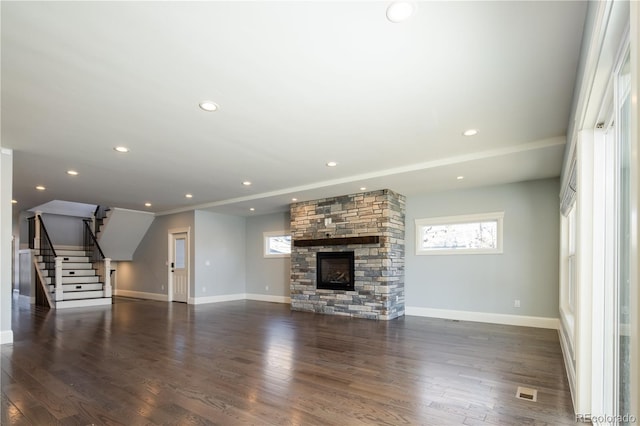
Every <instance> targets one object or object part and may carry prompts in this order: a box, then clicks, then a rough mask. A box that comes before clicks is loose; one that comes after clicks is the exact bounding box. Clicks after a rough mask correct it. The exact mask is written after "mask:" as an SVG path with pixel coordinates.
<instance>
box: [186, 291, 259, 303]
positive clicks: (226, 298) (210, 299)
mask: <svg viewBox="0 0 640 426" xmlns="http://www.w3.org/2000/svg"><path fill="white" fill-rule="evenodd" d="M246 298H247V295H246V294H245V293H238V294H221V295H220V296H207V297H190V298H189V299H188V300H189V302H188V303H189V305H202V304H205V303H219V302H233V301H236V300H246Z"/></svg>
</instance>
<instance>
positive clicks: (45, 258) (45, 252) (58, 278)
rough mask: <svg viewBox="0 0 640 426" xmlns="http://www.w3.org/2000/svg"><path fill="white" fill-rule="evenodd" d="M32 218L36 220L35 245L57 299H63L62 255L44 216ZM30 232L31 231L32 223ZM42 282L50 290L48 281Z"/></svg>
mask: <svg viewBox="0 0 640 426" xmlns="http://www.w3.org/2000/svg"><path fill="white" fill-rule="evenodd" d="M32 220H33V221H34V222H33V223H34V228H33V229H34V234H35V235H36V237H37V238H34V245H35V246H37V247H36V249H37V250H38V254H39V255H40V256H42V263H44V269H45V270H46V271H47V277H50V278H51V283H50V285H53V286H54V288H55V300H63V289H62V257H58V255H57V253H56V249H55V248H54V247H53V243H52V242H51V238H50V237H49V232H48V231H47V227H46V226H45V225H44V221H43V220H42V216H41V215H39V214H37V215H36V216H35V217H34V218H33V219H32ZM29 232H31V225H30V229H29ZM42 284H43V286H44V287H45V290H46V291H48V289H46V283H42Z"/></svg>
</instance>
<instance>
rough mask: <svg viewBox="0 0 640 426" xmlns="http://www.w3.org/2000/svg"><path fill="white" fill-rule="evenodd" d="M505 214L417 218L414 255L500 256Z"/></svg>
mask: <svg viewBox="0 0 640 426" xmlns="http://www.w3.org/2000/svg"><path fill="white" fill-rule="evenodd" d="M503 218H504V212H496V213H484V214H474V215H466V216H447V217H434V218H428V219H416V254H420V255H429V254H431V255H433V254H491V253H494V254H495V253H502V220H503Z"/></svg>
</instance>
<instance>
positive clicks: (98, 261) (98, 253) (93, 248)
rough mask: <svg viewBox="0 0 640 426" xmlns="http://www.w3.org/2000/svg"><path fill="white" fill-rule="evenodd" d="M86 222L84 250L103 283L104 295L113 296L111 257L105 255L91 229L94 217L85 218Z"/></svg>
mask: <svg viewBox="0 0 640 426" xmlns="http://www.w3.org/2000/svg"><path fill="white" fill-rule="evenodd" d="M83 222H84V251H85V253H86V255H87V256H89V260H91V264H92V265H93V269H95V270H96V274H97V275H98V276H99V277H100V282H102V283H103V285H104V288H103V291H104V297H111V259H110V258H108V257H105V255H104V252H103V251H102V249H101V248H100V244H98V239H97V238H96V236H95V235H94V233H93V232H92V231H91V223H92V222H93V220H92V219H83Z"/></svg>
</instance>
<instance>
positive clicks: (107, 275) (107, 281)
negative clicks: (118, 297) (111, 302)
mask: <svg viewBox="0 0 640 426" xmlns="http://www.w3.org/2000/svg"><path fill="white" fill-rule="evenodd" d="M104 297H111V259H110V258H108V257H105V258H104Z"/></svg>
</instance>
